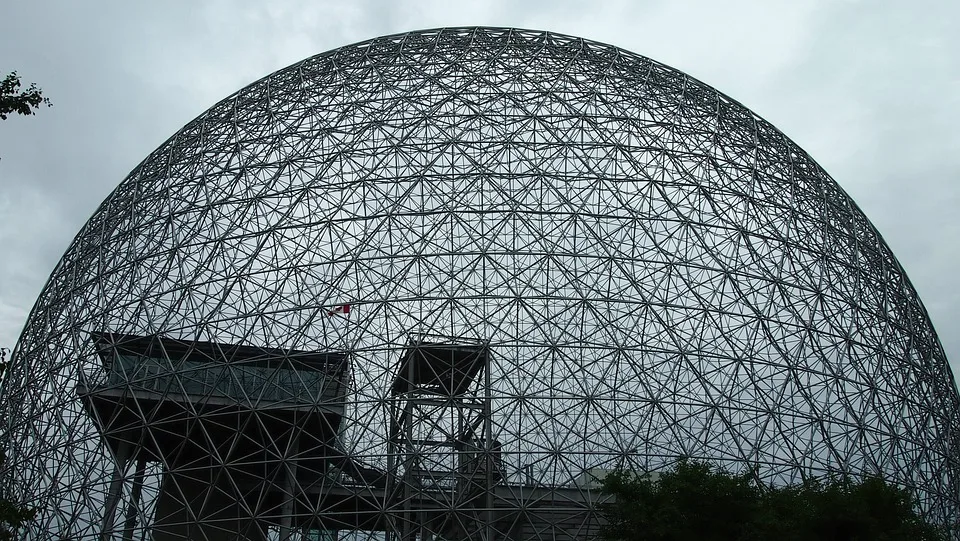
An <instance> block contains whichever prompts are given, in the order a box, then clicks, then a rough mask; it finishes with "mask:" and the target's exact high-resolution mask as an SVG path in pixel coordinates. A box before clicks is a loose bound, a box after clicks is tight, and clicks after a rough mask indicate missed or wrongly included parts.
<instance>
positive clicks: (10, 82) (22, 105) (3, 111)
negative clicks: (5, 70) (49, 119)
mask: <svg viewBox="0 0 960 541" xmlns="http://www.w3.org/2000/svg"><path fill="white" fill-rule="evenodd" d="M21 87H22V84H21V82H20V76H19V75H17V72H15V71H13V72H10V73H9V74H8V75H7V76H6V77H4V78H3V81H2V82H0V120H6V119H7V117H8V116H9V115H11V114H18V115H32V114H34V113H35V110H36V109H38V108H39V107H40V106H41V105H46V106H47V107H49V106H50V105H52V104H51V103H50V100H49V99H48V98H44V97H43V93H42V91H41V90H40V89H39V88H37V84H36V83H30V86H28V87H27V88H25V89H21Z"/></svg>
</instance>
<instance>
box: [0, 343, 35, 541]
mask: <svg viewBox="0 0 960 541" xmlns="http://www.w3.org/2000/svg"><path fill="white" fill-rule="evenodd" d="M6 368H7V349H6V348H0V381H3V375H4V373H5V372H6ZM6 460H7V456H6V454H4V452H3V451H2V450H0V471H2V470H3V464H4V463H5V462H6ZM8 498H9V495H8V494H7V490H5V489H0V541H10V540H12V539H13V538H14V533H15V532H16V531H17V530H19V529H20V528H22V527H23V526H24V525H26V524H27V523H28V522H30V521H31V520H33V517H34V516H36V514H37V511H36V509H33V508H30V507H25V506H22V505H20V504H18V503H16V502H15V501H13V500H10V499H8Z"/></svg>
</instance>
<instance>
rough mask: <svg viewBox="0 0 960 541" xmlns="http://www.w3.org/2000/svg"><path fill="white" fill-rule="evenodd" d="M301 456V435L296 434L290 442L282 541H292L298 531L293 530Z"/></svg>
mask: <svg viewBox="0 0 960 541" xmlns="http://www.w3.org/2000/svg"><path fill="white" fill-rule="evenodd" d="M299 454H300V439H299V435H297V434H294V435H293V437H292V438H291V441H290V447H289V449H288V454H287V457H286V460H284V462H285V465H286V470H287V471H286V483H285V486H284V498H285V499H284V500H283V503H282V504H281V505H280V513H281V514H282V515H283V516H281V517H280V541H291V538H292V534H293V532H295V531H296V530H295V529H294V528H293V513H294V512H295V511H296V506H295V505H294V504H295V503H296V497H297V495H296V492H297V489H298V487H299V485H298V483H297V455H299Z"/></svg>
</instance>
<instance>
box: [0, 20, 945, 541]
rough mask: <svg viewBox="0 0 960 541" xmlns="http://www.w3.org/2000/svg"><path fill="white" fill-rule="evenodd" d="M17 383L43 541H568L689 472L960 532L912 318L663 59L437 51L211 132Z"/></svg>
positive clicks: (856, 231) (138, 187)
mask: <svg viewBox="0 0 960 541" xmlns="http://www.w3.org/2000/svg"><path fill="white" fill-rule="evenodd" d="M12 360H13V362H12V366H11V368H10V370H9V372H8V376H7V379H6V381H5V383H4V386H3V395H2V414H3V419H4V423H5V426H4V434H3V441H4V442H5V445H7V457H8V458H7V463H6V465H5V469H4V472H3V478H4V483H5V484H6V485H8V486H10V487H12V489H11V490H12V492H11V495H12V496H13V497H15V498H17V499H20V500H22V501H26V502H30V503H32V504H34V505H37V506H38V507H39V509H40V512H39V515H38V518H37V520H36V521H35V522H34V524H33V525H32V526H31V528H30V529H29V531H28V532H27V537H28V538H29V539H59V538H61V536H63V537H64V538H70V539H124V540H133V539H137V540H140V539H155V540H158V541H159V540H168V539H177V538H191V539H208V540H219V539H233V538H238V537H239V538H245V539H290V538H296V539H299V538H304V537H307V538H311V539H319V538H323V539H336V538H349V539H365V538H372V539H383V540H391V541H407V540H414V539H417V538H419V539H422V540H426V539H461V538H469V539H485V540H493V539H514V540H519V539H574V538H578V539H582V538H585V537H588V536H589V535H592V534H594V533H595V532H596V528H597V525H598V517H597V515H596V513H595V509H596V505H597V502H598V498H599V497H600V496H599V494H598V490H597V479H598V478H599V477H602V476H603V475H604V473H605V472H607V471H609V470H612V469H615V468H620V467H626V468H633V469H637V470H641V469H644V470H646V469H650V470H655V469H658V468H662V467H665V466H668V465H670V464H671V463H673V462H674V461H676V460H677V459H678V457H694V458H702V459H707V460H711V461H715V462H719V463H721V464H724V465H725V466H727V467H728V468H730V469H733V470H742V469H744V468H753V467H756V468H757V472H758V474H759V475H760V476H761V478H762V480H764V481H766V482H775V483H787V482H796V481H799V480H800V479H802V478H804V477H805V476H811V475H821V474H825V473H828V472H845V473H850V474H855V475H856V474H878V475H881V476H883V477H885V478H887V479H889V480H892V481H894V482H896V483H899V484H901V485H903V486H906V487H909V488H911V489H913V490H915V491H916V494H917V496H918V498H919V506H920V508H921V510H922V511H923V513H924V514H925V515H926V516H927V517H929V518H930V519H931V520H933V521H936V522H940V523H947V524H953V523H954V522H955V521H956V520H957V513H958V490H960V485H958V478H957V473H958V460H960V458H958V436H960V426H958V419H960V417H958V413H960V412H958V395H957V391H956V387H955V384H954V379H953V376H952V374H951V372H950V369H949V367H948V364H947V360H946V358H945V357H944V353H943V350H942V348H941V346H940V344H939V342H938V339H937V337H936V334H935V332H934V330H933V327H932V326H931V323H930V321H929V319H928V316H927V314H926V312H925V310H924V308H923V306H922V305H921V303H920V301H919V299H918V298H917V294H916V292H915V291H914V289H913V287H912V286H911V285H910V283H909V281H908V279H907V277H906V276H905V274H904V272H903V269H902V268H901V267H900V265H899V264H898V263H897V261H896V259H895V258H894V256H893V254H892V253H891V251H890V249H889V248H888V247H887V245H886V244H885V243H884V242H883V240H882V239H881V238H880V235H879V234H878V233H877V231H876V230H875V229H874V227H873V226H872V225H871V224H870V222H869V221H868V220H867V219H866V218H865V217H864V215H863V213H862V212H861V211H860V210H859V209H858V208H857V207H856V205H855V204H854V203H853V202H852V201H851V200H850V198H849V197H848V196H847V195H845V194H844V192H843V191H842V190H841V189H840V187H839V186H838V185H837V184H836V183H835V182H834V181H833V180H832V179H831V178H830V177H829V176H828V175H827V174H826V173H825V172H824V171H823V170H822V169H821V168H820V167H819V166H817V164H816V163H815V162H814V161H813V160H812V159H811V158H810V157H809V156H807V154H805V153H804V152H803V151H802V150H801V149H800V148H798V147H797V146H796V145H795V144H794V143H793V142H791V141H790V140H789V139H787V138H786V137H785V136H784V135H783V134H781V133H780V132H779V131H777V130H776V129H775V128H773V127H772V126H771V125H770V124H768V123H767V122H765V121H763V120H762V119H760V118H758V117H757V116H756V115H754V114H753V113H751V112H750V111H749V110H747V109H746V108H744V107H743V106H742V105H740V104H738V103H737V102H735V101H733V100H731V99H730V98H728V97H726V96H724V95H723V94H720V93H719V92H717V91H716V90H714V89H712V88H710V87H709V86H706V85H705V84H703V83H701V82H699V81H697V80H695V79H693V78H691V77H689V76H687V75H684V74H683V73H680V72H678V71H676V70H673V69H671V68H669V67H666V66H663V65H661V64H658V63H656V62H654V61H652V60H649V59H647V58H644V57H641V56H638V55H635V54H632V53H629V52H626V51H623V50H621V49H618V48H616V47H611V46H608V45H603V44H600V43H595V42H591V41H587V40H583V39H578V38H573V37H569V36H563V35H558V34H552V33H546V32H537V31H526V30H512V29H492V28H459V29H443V30H431V31H422V32H413V33H409V34H403V35H396V36H389V37H384V38H378V39H374V40H371V41H368V42H364V43H360V44H357V45H352V46H348V47H343V48H341V49H337V50H334V51H331V52H328V53H324V54H320V55H318V56H315V57H312V58H309V59H307V60H304V61H302V62H300V63H298V64H295V65H293V66H290V67H289V68H286V69H283V70H280V71H278V72H276V73H274V74H272V75H270V76H268V77H266V78H264V79H262V80H260V81H257V82H255V83H253V84H251V85H250V86H248V87H246V88H244V89H242V90H240V91H239V92H237V93H236V94H234V95H232V96H230V97H229V98H227V99H225V100H223V101H222V102H220V103H218V104H216V105H215V106H213V107H212V108H211V109H210V110H209V111H207V112H205V113H204V114H203V115H201V116H200V117H198V118H197V119H196V120H194V121H192V122H190V123H189V124H187V125H186V126H185V127H184V128H183V129H182V130H181V131H179V132H178V133H177V134H176V135H174V136H173V137H172V138H170V140H168V141H167V142H166V143H164V144H163V145H162V146H161V147H160V148H158V149H157V150H156V151H155V152H153V153H152V154H150V155H149V156H148V157H147V159H146V160H144V161H143V162H142V163H141V164H140V165H139V166H137V167H136V169H134V171H133V172H132V173H131V174H130V175H129V177H127V179H126V180H124V181H123V182H122V183H121V184H120V185H119V186H118V187H117V189H116V190H115V191H114V192H113V193H112V194H111V195H110V196H109V197H108V198H107V199H106V201H104V203H103V204H102V205H101V207H100V208H99V209H98V210H97V211H96V212H95V214H94V215H93V217H92V218H91V219H90V220H89V222H88V223H87V224H86V225H85V226H84V227H83V229H82V230H81V231H80V233H79V235H78V236H77V238H76V239H75V241H74V242H73V244H72V245H71V246H70V248H69V249H68V250H67V252H66V253H65V255H64V256H63V259H62V260H61V261H60V263H59V264H58V265H57V267H56V269H55V270H54V272H53V274H52V276H51V278H50V280H49V282H48V284H47V285H46V287H45V288H44V290H43V292H42V294H41V295H40V298H39V300H38V301H37V304H36V306H35V308H34V309H33V311H32V312H31V314H30V316H29V319H28V321H27V324H26V327H25V329H24V331H23V334H22V336H21V338H20V341H19V342H18V344H17V346H16V350H15V352H14V353H13V358H12Z"/></svg>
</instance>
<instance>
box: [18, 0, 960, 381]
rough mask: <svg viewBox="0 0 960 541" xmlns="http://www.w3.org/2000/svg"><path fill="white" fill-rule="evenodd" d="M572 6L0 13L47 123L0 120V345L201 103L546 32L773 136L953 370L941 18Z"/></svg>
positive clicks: (948, 31)
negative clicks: (870, 227)
mask: <svg viewBox="0 0 960 541" xmlns="http://www.w3.org/2000/svg"><path fill="white" fill-rule="evenodd" d="M460 4H463V5H460ZM591 4H593V3H590V4H588V3H579V2H573V1H557V2H522V3H520V2H512V3H511V2H491V3H485V4H481V5H478V4H475V3H467V2H460V3H450V2H446V1H443V2H441V1H439V0H438V1H425V2H395V1H389V0H368V1H361V2H307V1H303V2H282V3H280V2H277V3H261V2H255V1H247V2H233V1H227V0H218V1H211V2H203V3H199V2H186V1H179V2H164V3H149V4H141V3H127V2H120V1H114V2H100V3H96V4H89V3H68V2H54V1H39V2H32V3H22V2H21V3H14V4H11V5H8V6H5V7H4V11H5V13H4V16H3V17H2V18H0V51H2V52H0V69H3V70H12V69H16V70H19V72H20V73H21V74H22V75H23V76H24V77H25V78H26V79H27V80H28V81H37V82H38V83H39V84H40V85H41V86H42V87H43V89H44V91H45V93H46V94H47V95H48V96H49V97H50V98H51V99H53V100H54V102H55V107H54V108H52V109H49V110H42V111H40V113H39V114H38V115H37V116H35V117H31V118H14V119H10V120H7V121H5V122H3V123H0V157H2V160H0V216H2V220H0V345H5V346H11V345H12V344H13V343H14V341H15V340H16V337H17V335H18V333H19V332H20V329H21V327H22V325H23V322H24V319H25V317H26V314H27V311H28V310H29V309H30V307H31V306H32V303H33V300H34V299H35V298H36V296H37V294H38V293H39V291H40V289H41V288H42V286H43V283H44V281H45V280H46V277H47V275H48V274H49V272H50V271H51V270H52V268H53V266H54V265H55V263H56V261H57V260H58V259H59V257H60V254H61V253H62V252H63V250H64V249H65V248H66V247H67V245H68V244H69V242H70V241H71V240H72V238H73V235H74V234H75V233H76V232H77V231H78V230H79V229H80V227H81V226H82V224H83V223H84V221H85V220H86V219H87V218H88V217H89V216H90V214H92V212H93V211H94V210H95V209H96V207H97V205H98V204H99V202H100V201H101V200H102V199H103V198H104V197H105V196H106V195H107V194H108V193H109V191H110V190H111V189H113V187H114V186H116V185H117V184H118V183H119V182H120V181H121V180H122V179H123V177H124V176H125V175H126V174H127V172H129V171H130V169H132V168H133V167H134V166H135V165H136V163H137V162H138V161H139V160H141V159H142V158H143V157H145V156H146V155H147V154H148V153H149V152H150V151H151V150H153V149H154V148H155V147H156V146H158V145H159V144H160V143H161V142H162V141H163V140H164V139H165V138H166V137H168V136H170V135H172V134H173V133H174V132H175V131H176V130H177V129H178V128H179V127H180V126H182V125H183V124H185V123H186V122H187V121H189V120H190V119H191V118H192V117H194V116H196V115H197V114H200V113H201V112H203V111H204V110H205V109H206V108H207V107H209V106H210V105H212V104H213V103H214V102H216V101H217V100H219V99H220V98H222V97H224V96H226V95H227V94H229V93H230V92H232V91H234V90H236V89H238V88H240V87H241V86H243V85H245V84H247V83H249V82H251V81H253V80H255V79H257V78H259V77H262V76H264V75H266V74H268V73H270V72H272V71H274V70H276V69H279V68H281V67H283V66H285V65H288V64H290V63H292V62H295V61H297V60H299V59H301V58H304V57H306V56H309V55H312V54H315V53H319V52H322V51H325V50H329V49H332V48H334V47H338V46H341V45H345V44H348V43H352V42H356V41H360V40H363V39H367V38H370V37H374V36H377V35H383V34H387V33H393V32H402V31H406V30H413V29H420V28H428V27H438V26H449V25H464V24H489V25H505V26H518V27H526V28H540V29H549V30H555V31H559V32H564V33H569V34H573V35H579V36H583V37H587V38H591V39H595V40H598V41H603V42H606V43H611V44H614V45H617V46H620V47H623V48H626V49H628V50H632V51H634V52H637V53H640V54H644V55H647V56H650V57H652V58H655V59H657V60H659V61H661V62H664V63H666V64H669V65H672V66H674V67H677V68H679V69H681V70H683V71H686V72H687V73H690V74H691V75H693V76H695V77H698V78H700V79H702V80H704V81H705V82H707V83H708V84H711V85H713V86H715V87H717V88H719V89H720V90H721V91H723V92H725V93H727V94H729V95H731V96H732V97H734V98H735V99H737V100H739V101H741V102H742V103H744V104H745V105H746V106H747V107H749V108H751V109H753V110H754V111H756V112H757V113H759V114H761V115H762V116H764V117H766V118H767V119H768V120H770V121H771V122H773V123H774V124H775V125H776V126H778V127H779V128H780V129H781V130H783V131H784V133H786V134H787V135H788V136H790V137H792V138H793V139H794V140H795V141H797V143H799V144H800V145H801V146H802V147H803V148H805V149H806V150H807V151H808V152H809V153H810V154H811V155H812V156H814V157H815V158H816V159H817V160H818V161H819V162H820V163H821V164H822V165H823V166H824V167H825V168H826V169H827V171H828V172H830V173H831V174H832V175H833V176H834V178H835V179H836V180H837V181H838V182H839V183H840V185H841V186H843V187H844V189H846V190H847V191H848V193H850V194H851V195H852V196H853V198H854V199H855V200H856V201H857V202H858V204H860V205H861V207H862V208H863V209H864V211H865V212H866V214H867V216H868V217H869V218H870V219H871V220H872V221H873V223H874V224H875V225H876V226H877V228H878V229H879V230H880V232H881V233H882V234H883V236H884V237H885V238H886V239H887V241H888V242H889V244H890V245H891V247H892V248H893V250H894V252H895V253H896V254H897V255H898V257H899V258H900V261H901V262H902V264H903V265H904V267H905V268H906V269H907V272H908V273H909V275H910V276H911V278H912V280H913V282H914V284H915V286H916V287H917V289H918V291H919V292H920V295H921V297H922V298H923V299H924V301H925V303H926V305H927V307H928V309H929V311H930V314H931V317H932V319H933V321H934V324H935V326H936V327H937V329H938V331H939V334H940V336H941V339H942V341H943V343H944V346H945V348H946V350H947V354H948V356H949V357H950V358H951V359H953V362H954V363H955V366H957V367H960V332H958V330H960V323H958V321H960V292H958V291H957V287H956V279H955V276H956V273H955V271H954V269H955V268H957V266H958V265H960V242H957V236H958V234H960V216H958V214H957V212H956V210H955V209H956V208H958V207H960V184H958V183H957V179H958V178H960V133H958V132H957V130H956V129H955V126H957V125H960V63H957V62H956V58H955V55H954V53H955V51H960V37H958V36H960V28H958V27H957V23H956V21H957V20H960V17H958V16H960V4H956V3H954V2H947V1H942V2H914V3H911V4H910V5H909V6H907V5H906V4H901V3H893V2H890V3H869V4H867V3H861V2H827V1H808V2H802V1H801V2H759V1H757V2H747V1H734V2H710V1H707V0H704V1H700V2H694V1H670V2H667V1H658V2H646V3H637V2H628V1H613V2H604V3H602V4H599V3H598V4H599V5H591ZM91 5H95V6H96V8H91V7H90V6H91Z"/></svg>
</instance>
